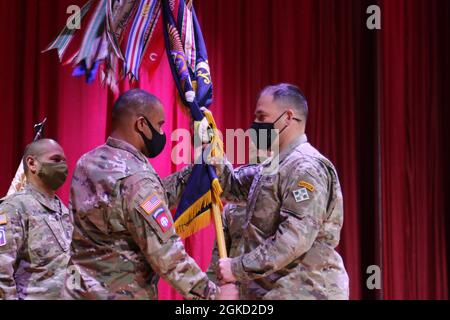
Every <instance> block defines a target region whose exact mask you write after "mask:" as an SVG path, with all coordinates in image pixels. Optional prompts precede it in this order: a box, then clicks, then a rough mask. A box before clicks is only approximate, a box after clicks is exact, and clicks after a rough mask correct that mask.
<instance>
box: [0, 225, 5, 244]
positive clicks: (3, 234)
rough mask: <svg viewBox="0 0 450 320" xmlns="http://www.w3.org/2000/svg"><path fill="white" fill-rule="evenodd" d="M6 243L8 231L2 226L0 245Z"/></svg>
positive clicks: (0, 229)
mask: <svg viewBox="0 0 450 320" xmlns="http://www.w3.org/2000/svg"><path fill="white" fill-rule="evenodd" d="M5 245H6V232H5V228H4V227H0V247H3V246H5Z"/></svg>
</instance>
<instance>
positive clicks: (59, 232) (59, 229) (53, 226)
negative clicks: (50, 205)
mask: <svg viewBox="0 0 450 320" xmlns="http://www.w3.org/2000/svg"><path fill="white" fill-rule="evenodd" d="M45 222H46V223H47V226H48V227H49V228H50V230H51V232H52V234H53V236H54V237H55V239H56V242H57V243H58V244H59V246H60V247H61V249H62V251H64V252H67V251H68V250H69V247H70V241H69V239H67V233H66V232H65V230H64V227H63V225H62V223H63V222H62V220H55V219H50V218H48V217H45Z"/></svg>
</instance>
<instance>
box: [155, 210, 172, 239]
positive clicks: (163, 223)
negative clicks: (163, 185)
mask: <svg viewBox="0 0 450 320" xmlns="http://www.w3.org/2000/svg"><path fill="white" fill-rule="evenodd" d="M152 217H153V219H155V221H156V222H157V223H158V225H159V227H160V228H161V230H162V231H163V232H164V233H166V232H167V231H169V230H170V228H171V227H172V222H171V221H170V219H169V216H168V215H167V212H166V210H165V209H164V208H163V207H159V208H158V209H156V211H155V213H154V214H153V215H152Z"/></svg>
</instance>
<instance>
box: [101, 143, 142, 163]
mask: <svg viewBox="0 0 450 320" xmlns="http://www.w3.org/2000/svg"><path fill="white" fill-rule="evenodd" d="M106 144H107V145H108V146H110V147H113V148H117V149H121V150H125V151H127V152H129V153H131V154H132V155H134V156H135V157H136V158H138V159H139V160H141V161H143V162H146V163H148V159H147V158H146V157H145V156H144V154H142V152H140V151H139V150H138V149H136V148H135V147H134V146H132V145H131V144H129V143H128V142H125V141H123V140H119V139H116V138H112V137H109V138H108V140H106Z"/></svg>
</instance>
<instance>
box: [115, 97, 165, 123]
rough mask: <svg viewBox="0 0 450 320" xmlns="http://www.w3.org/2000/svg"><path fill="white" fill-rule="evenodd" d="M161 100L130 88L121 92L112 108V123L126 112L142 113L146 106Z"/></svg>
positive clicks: (153, 104) (158, 102)
mask: <svg viewBox="0 0 450 320" xmlns="http://www.w3.org/2000/svg"><path fill="white" fill-rule="evenodd" d="M160 103H161V101H160V100H159V99H158V98H157V97H156V96H154V95H153V94H151V93H148V92H147V91H144V90H141V89H132V90H129V91H127V92H125V93H124V94H122V95H121V96H120V97H119V98H118V99H117V100H116V102H115V103H114V106H113V108H112V118H113V124H114V123H116V122H117V121H118V120H119V119H120V118H122V117H123V116H124V115H126V114H144V112H145V110H146V108H148V107H149V106H155V105H157V104H160Z"/></svg>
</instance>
